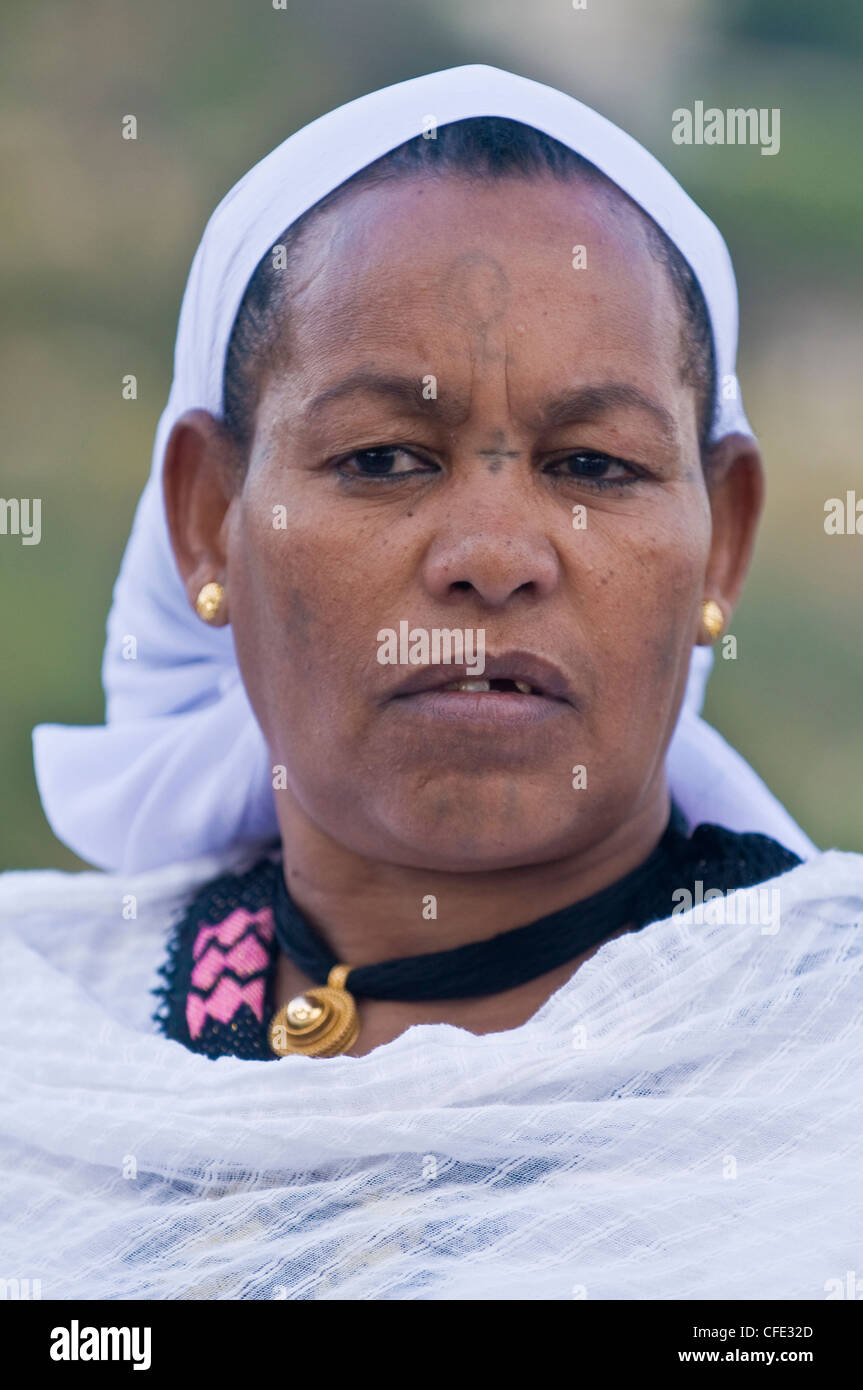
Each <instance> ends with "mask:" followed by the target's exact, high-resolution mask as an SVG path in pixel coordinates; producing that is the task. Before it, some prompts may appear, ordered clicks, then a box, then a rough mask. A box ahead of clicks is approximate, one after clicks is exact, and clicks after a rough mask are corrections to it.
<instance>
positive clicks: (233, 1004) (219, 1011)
mask: <svg viewBox="0 0 863 1390" xmlns="http://www.w3.org/2000/svg"><path fill="white" fill-rule="evenodd" d="M272 935H273V912H272V908H269V907H263V908H261V909H260V911H258V912H248V911H246V909H245V908H242V907H238V908H236V909H235V910H234V911H233V912H232V913H230V915H229V916H227V917H226V918H225V920H224V921H223V922H220V923H218V924H217V925H216V926H204V927H201V928H200V930H199V931H198V934H197V936H196V938H195V944H194V947H193V951H192V954H193V957H194V960H195V962H196V964H195V966H194V969H193V971H192V976H191V982H192V985H193V986H194V987H195V990H211V992H210V993H209V994H207V995H206V997H204V996H203V995H202V994H198V993H195V992H194V990H191V989H190V990H189V993H188V994H187V996H186V1022H187V1024H188V1026H189V1033H190V1035H191V1036H192V1038H197V1037H200V1034H201V1032H202V1030H203V1027H204V1024H205V1022H206V1020H207V1017H208V1016H209V1017H210V1018H215V1019H216V1020H217V1021H218V1022H219V1023H230V1021H231V1019H232V1018H233V1017H234V1015H235V1014H236V1012H237V1010H238V1009H239V1007H240V1005H241V1004H243V1003H245V1004H248V1006H249V1008H250V1009H251V1010H252V1012H253V1013H254V1014H255V1017H256V1018H257V1019H258V1020H259V1021H260V1020H262V1019H263V1016H264V979H263V977H261V978H258V979H256V980H249V981H248V982H247V983H246V984H239V983H238V982H237V981H236V980H234V979H233V978H232V977H231V976H230V975H228V974H226V973H225V972H226V971H227V970H232V971H233V972H234V974H236V975H240V976H246V975H253V974H255V973H256V972H261V971H263V970H265V968H266V966H267V963H268V961H269V953H268V951H267V949H266V944H265V943H267V942H269V941H270V940H271V938H272ZM223 947H230V949H229V950H223V949H222V948H223ZM214 985H215V988H211V987H212V986H214Z"/></svg>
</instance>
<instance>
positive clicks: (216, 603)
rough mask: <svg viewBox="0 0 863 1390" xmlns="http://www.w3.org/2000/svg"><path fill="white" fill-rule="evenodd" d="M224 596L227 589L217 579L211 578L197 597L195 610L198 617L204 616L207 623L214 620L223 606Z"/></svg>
mask: <svg viewBox="0 0 863 1390" xmlns="http://www.w3.org/2000/svg"><path fill="white" fill-rule="evenodd" d="M224 596H225V591H224V589H223V588H222V586H221V584H217V583H216V581H215V579H211V580H210V582H209V584H205V585H204V587H203V589H202V590H201V592H200V593H199V594H198V597H197V598H196V599H195V612H196V613H197V615H198V617H199V618H203V620H204V622H205V623H212V622H214V621H215V619H216V616H217V614H218V612H219V609H220V608H221V606H222V599H223V598H224Z"/></svg>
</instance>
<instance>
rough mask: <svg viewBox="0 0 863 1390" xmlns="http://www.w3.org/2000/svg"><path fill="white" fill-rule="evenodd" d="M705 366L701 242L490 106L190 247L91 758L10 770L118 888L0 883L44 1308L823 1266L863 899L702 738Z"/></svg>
mask: <svg viewBox="0 0 863 1390" xmlns="http://www.w3.org/2000/svg"><path fill="white" fill-rule="evenodd" d="M735 351H736V292H735V287H734V280H733V274H732V271H731V267H730V262H729V260H728V257H727V252H726V250H725V246H724V243H723V242H722V239H721V237H720V236H719V234H718V232H717V231H716V229H715V228H714V227H713V226H712V224H711V223H710V222H709V220H708V219H707V218H706V217H705V216H704V214H703V213H701V212H700V211H699V210H698V209H697V208H696V207H695V206H694V204H693V203H692V202H691V201H690V200H689V199H688V198H687V197H686V195H685V194H684V193H683V192H682V190H681V189H680V188H679V186H678V185H677V184H676V183H675V181H674V180H673V179H672V178H671V177H670V176H669V175H668V174H667V172H666V171H665V170H663V169H662V168H661V167H660V166H659V165H658V164H657V163H656V161H655V160H653V159H652V157H651V156H649V155H648V154H647V153H646V152H645V151H644V150H642V149H641V148H640V147H639V146H638V145H636V144H635V142H634V141H632V140H631V139H630V138H629V137H628V136H626V135H624V134H623V133H622V132H620V131H618V130H616V129H615V128H614V127H613V126H611V125H609V123H608V122H606V121H604V120H603V119H602V118H601V117H599V116H597V115H596V114H595V113H593V112H591V111H589V110H587V109H586V108H585V107H583V106H582V105H581V104H580V103H578V102H577V101H574V100H573V99H572V98H569V97H567V96H564V95H563V94H561V93H558V92H554V91H552V90H550V89H548V88H545V87H541V86H539V85H538V84H535V83H533V82H529V81H526V80H525V79H522V78H519V77H515V76H513V75H511V74H508V73H502V72H499V71H497V70H495V69H491V68H484V67H468V68H460V69H455V70H453V71H450V72H444V73H437V74H433V75H431V76H428V77H423V78H419V79H416V80H415V81H411V82H407V83H403V84H400V85H399V86H397V87H393V88H389V89H387V90H385V91H382V92H377V93H374V94H373V95H371V96H369V97H365V98H362V99H361V100H360V101H358V102H353V103H351V104H350V105H348V106H346V107H343V108H341V109H340V110H338V111H335V112H332V113H330V114H329V115H328V116H325V117H323V118H322V119H321V120H319V121H316V122H314V123H313V124H312V125H311V126H309V127H307V128H306V129H304V130H302V131H300V132H299V133H298V134H296V135H294V136H292V137H291V138H290V139H289V140H287V141H286V142H285V143H284V144H283V145H282V146H280V147H279V148H278V149H277V150H275V151H274V152H273V153H272V154H271V155H270V156H269V157H268V158H267V159H265V160H264V161H263V162H262V163H261V164H260V165H258V166H256V168H255V169H253V170H252V171H251V172H250V173H249V174H247V175H246V177H245V178H244V179H243V180H241V182H240V183H239V184H238V185H237V186H236V188H235V189H234V190H232V192H231V193H230V194H229V195H228V197H227V198H226V199H225V200H224V201H223V203H222V204H221V205H220V207H219V208H218V209H217V211H216V213H215V214H214V216H213V218H212V219H211V222H210V224H209V226H208V228H207V231H206V233H205V236H204V239H203V241H202V243H201V247H200V248H199V251H198V253H197V256H196V258H195V262H194V265H193V267H192V272H191V276H190V281H189V286H188V288H187V292H186V297H185V299H184V303H183V310H182V314H181V319H180V328H179V334H178V341H177V351H176V362H175V377H174V383H173V387H172V391H171V396H170V399H169V402H168V406H167V409H166V411H165V414H164V416H163V418H162V421H161V423H160V426H159V431H158V435H157V440H156V448H155V454H154V467H153V474H152V477H151V480H150V482H149V484H148V486H147V488H146V490H145V492H144V496H143V498H142V502H141V505H140V508H139V511H138V515H137V517H136V521H135V527H134V530H133V534H132V538H131V541H130V545H129V548H128V551H127V554H126V557H125V560H124V563H123V569H122V572H121V575H120V579H119V582H118V585H117V588H116V591H115V596H114V607H113V609H112V614H111V619H110V624H109V635H108V644H107V648H106V655H105V668H104V677H105V686H106V692H107V699H108V710H107V723H106V726H105V727H104V728H100V729H91V730H66V729H57V728H53V727H49V728H43V729H41V730H38V731H37V737H36V760H37V771H38V776H39V780H40V788H41V792H42V796H43V801H44V804H45V806H46V810H47V812H48V814H49V817H50V818H51V820H52V823H53V825H54V827H55V829H56V830H57V831H58V833H59V834H60V835H61V836H62V837H63V838H64V839H65V840H66V841H67V842H68V843H69V844H70V845H72V846H73V847H74V848H75V849H77V850H78V851H79V852H80V853H82V854H83V855H85V856H86V857H87V858H88V859H90V860H91V861H92V862H94V863H97V864H99V865H100V866H101V867H102V868H103V869H104V870H107V872H105V873H100V874H83V875H79V876H69V875H58V874H39V873H32V874H12V875H8V876H6V879H5V882H4V884H3V895H4V896H3V907H4V912H5V917H6V920H7V923H8V927H7V931H6V933H5V935H6V941H7V945H6V950H7V957H6V959H7V967H8V969H7V981H9V982H10V983H9V984H8V985H7V989H8V1003H7V1006H6V1008H5V1010H4V1024H3V1026H4V1027H6V1028H7V1029H8V1032H9V1038H10V1041H9V1046H10V1047H14V1050H15V1084H14V1088H13V1089H12V1094H11V1097H10V1109H9V1120H8V1131H7V1134H6V1136H5V1143H4V1150H3V1152H4V1159H3V1164H4V1169H3V1179H4V1183H5V1185H6V1190H7V1196H9V1197H11V1199H12V1200H11V1202H10V1210H11V1213H12V1215H11V1218H10V1227H11V1229H9V1228H7V1231H6V1232H5V1234H4V1251H5V1252H6V1265H7V1267H10V1268H11V1269H12V1270H13V1272H14V1271H15V1268H17V1266H16V1265H15V1261H16V1260H17V1262H18V1264H19V1265H21V1273H22V1275H23V1274H24V1273H26V1272H27V1271H29V1272H31V1274H32V1275H33V1276H35V1275H36V1274H37V1273H38V1275H39V1276H40V1277H41V1278H42V1280H43V1296H45V1297H61V1298H66V1297H112V1298H122V1297H142V1298H166V1297H184V1298H271V1297H276V1298H280V1297H290V1298H308V1297H337V1298H367V1297H376V1298H401V1297H406V1298H415V1297H428V1298H476V1297H484V1298H516V1297H524V1296H529V1297H536V1298H571V1297H590V1298H639V1297H701V1298H720V1297H721V1298H726V1297H738V1298H739V1297H765V1296H767V1297H793V1298H804V1297H822V1296H824V1290H825V1289H826V1287H827V1281H828V1280H830V1279H831V1278H833V1277H842V1276H843V1275H844V1271H845V1270H846V1269H847V1268H851V1267H853V1261H854V1259H856V1258H857V1257H858V1256H859V1239H860V1233H861V1214H863V1200H861V1198H860V1196H859V1195H858V1186H857V1184H855V1183H853V1182H852V1174H853V1172H854V1159H855V1157H857V1158H858V1159H859V1151H860V1140H859V1124H858V1123H857V1121H856V1112H855V1107H854V1105H853V1100H854V1091H853V1085H854V1077H855V1066H856V1064H857V1063H858V1062H859V1055H860V1047H861V1034H860V1028H859V1023H858V1022H857V1021H856V1020H857V1018H858V1017H859V1011H858V1012H857V1013H855V1010H854V1002H855V999H856V1000H859V965H858V961H859V946H858V942H857V933H856V932H855V931H854V930H853V922H854V917H855V913H859V906H860V900H861V897H863V861H861V859H860V857H859V856H856V855H849V854H840V853H837V852H835V851H834V852H829V853H824V854H822V853H819V852H818V851H816V849H815V847H814V846H813V845H811V843H810V842H809V841H808V840H807V839H806V837H805V836H804V835H803V834H802V832H801V831H800V830H799V828H798V827H796V826H795V825H794V823H793V822H792V821H791V819H790V817H789V816H788V815H787V814H786V813H785V812H784V810H783V809H782V808H781V807H780V806H779V805H778V803H777V802H776V801H775V800H774V798H772V797H771V796H770V794H769V792H768V791H767V790H766V788H764V786H763V785H762V784H761V783H760V781H759V780H758V779H757V778H756V777H755V774H754V773H753V772H752V771H751V769H749V768H748V767H747V766H746V764H745V763H743V761H742V760H741V759H740V758H739V757H738V756H737V755H736V754H734V753H733V751H732V750H730V749H729V748H728V747H727V745H725V744H724V743H723V742H722V740H721V739H719V737H718V735H716V734H715V733H714V732H713V731H711V730H709V729H708V728H707V726H706V725H704V724H703V722H702V721H701V720H700V719H699V718H698V709H699V708H700V702H701V694H702V691H703V684H704V679H705V677H706V674H707V669H708V664H709V649H710V644H711V643H712V642H714V641H715V640H716V639H717V638H718V636H719V635H720V633H721V632H722V631H723V629H724V628H725V626H726V625H727V623H728V621H729V619H730V617H731V614H732V612H733V610H734V607H735V604H736V602H737V600H738V597H739V595H740V592H741V588H742V585H743V581H744V578H745V573H746V569H747V565H748V562H749V559H750V555H751V552H752V546H753V542H754V536H755V530H756V526H757V521H758V516H759V512H760V508H761V503H762V490H763V482H762V466H761V460H760V456H759V452H758V448H757V444H756V442H755V440H754V438H753V436H752V433H751V430H750V428H749V426H748V423H747V421H746V417H745V415H744V413H743V410H742V406H741V403H740V398H739V392H738V389H737V383H736V376H735ZM459 643H460V646H459ZM705 658H706V660H705ZM681 710H682V713H681ZM738 890H739V891H738ZM705 899H706V900H707V902H706V905H705ZM159 977H161V986H160V993H159V994H158V1000H159V1005H158V1008H157V1010H156V1016H155V1018H153V1017H151V1014H152V1011H153V997H152V994H151V993H150V992H149V991H151V990H152V989H153V988H154V986H156V985H157V984H158V980H159ZM13 981H14V984H13V983H11V982H13ZM46 1012H47V1017H48V1018H50V1020H51V1023H50V1027H47V1028H46ZM263 1063H265V1064H266V1065H261V1064H263ZM46 1087H47V1088H50V1104H47V1103H46V1098H45V1094H46ZM25 1251H26V1260H25V1255H24V1252H25ZM10 1260H11V1262H12V1263H11V1265H10ZM22 1261H24V1262H25V1263H26V1270H25V1269H24V1264H22ZM849 1262H850V1263H849Z"/></svg>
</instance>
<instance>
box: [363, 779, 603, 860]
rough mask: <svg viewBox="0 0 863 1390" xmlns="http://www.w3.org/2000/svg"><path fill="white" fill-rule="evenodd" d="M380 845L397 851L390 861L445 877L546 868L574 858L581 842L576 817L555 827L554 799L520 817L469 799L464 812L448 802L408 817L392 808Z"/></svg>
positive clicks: (411, 810) (412, 810)
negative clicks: (553, 862) (552, 816)
mask: <svg viewBox="0 0 863 1390" xmlns="http://www.w3.org/2000/svg"><path fill="white" fill-rule="evenodd" d="M379 824H380V833H381V840H382V842H383V840H384V839H385V840H386V842H387V843H388V844H389V845H390V846H391V847H392V848H391V849H390V850H389V851H387V852H386V856H385V857H386V858H388V859H390V860H391V861H392V862H397V863H400V864H403V865H405V866H406V867H411V868H421V869H430V870H434V871H436V872H440V873H484V872H491V871H495V870H500V869H514V868H520V867H524V866H526V865H528V864H541V863H544V862H546V861H550V860H553V859H557V858H559V857H560V856H562V855H564V854H567V853H571V852H572V850H573V849H574V848H575V845H576V844H577V842H578V832H577V830H576V829H575V827H574V825H573V818H572V817H571V816H570V818H569V819H568V820H567V821H566V822H563V821H562V820H560V819H558V820H556V821H554V822H552V821H551V819H550V817H549V800H548V799H544V800H542V801H541V802H538V803H537V804H536V806H526V807H523V808H521V809H520V810H519V812H518V813H517V814H515V815H513V814H512V812H507V811H505V810H504V811H503V812H502V810H501V806H500V803H499V802H498V803H497V804H496V806H495V807H494V809H493V810H492V809H491V808H487V807H484V806H483V805H482V803H481V801H478V800H477V799H476V798H473V799H471V798H470V797H467V796H466V797H465V799H464V802H463V805H462V806H461V807H458V806H455V805H454V804H453V801H452V800H451V799H450V798H449V797H447V800H446V803H445V805H442V804H441V798H440V797H436V798H434V801H433V804H431V805H429V806H428V807H426V808H423V806H422V805H421V804H417V803H414V804H413V805H412V806H410V807H405V808H404V810H403V814H399V813H398V812H395V813H394V812H393V810H392V809H391V808H390V809H389V811H388V814H387V816H386V818H385V821H384V823H380V822H379Z"/></svg>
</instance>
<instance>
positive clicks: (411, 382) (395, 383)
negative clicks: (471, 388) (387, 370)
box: [305, 368, 469, 424]
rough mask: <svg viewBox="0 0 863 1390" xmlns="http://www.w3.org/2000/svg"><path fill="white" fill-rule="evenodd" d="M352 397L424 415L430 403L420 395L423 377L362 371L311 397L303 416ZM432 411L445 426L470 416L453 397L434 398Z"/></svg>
mask: <svg viewBox="0 0 863 1390" xmlns="http://www.w3.org/2000/svg"><path fill="white" fill-rule="evenodd" d="M354 395H367V396H380V397H381V398H382V399H383V400H388V401H390V402H392V403H393V404H394V405H401V406H407V408H408V409H409V410H410V411H412V412H413V413H415V414H416V413H419V412H422V414H424V415H427V414H428V410H429V404H430V402H429V400H428V399H426V398H425V397H424V396H423V378H422V377H416V376H391V375H386V374H384V373H381V372H376V371H374V370H371V369H368V368H362V369H360V370H359V371H356V372H352V373H351V374H350V376H346V377H345V378H344V379H343V380H342V381H337V382H335V383H334V385H332V386H328V387H327V388H326V390H325V391H321V392H320V393H319V394H318V395H317V396H314V397H313V398H312V400H311V401H310V402H309V404H308V405H307V406H306V408H305V414H306V416H307V417H308V418H309V419H314V418H315V417H316V416H317V415H319V414H321V413H322V411H324V410H325V409H326V407H327V406H328V405H330V404H331V402H332V401H338V400H342V399H343V398H344V397H345V396H354ZM433 408H434V413H435V418H436V419H439V420H443V421H444V423H445V424H457V423H459V422H460V421H462V420H465V419H466V418H467V415H468V413H469V407H468V406H466V404H465V402H464V401H461V400H456V399H454V398H453V397H449V398H448V399H446V398H445V399H443V400H441V399H439V398H437V397H435V398H434V399H433Z"/></svg>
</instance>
